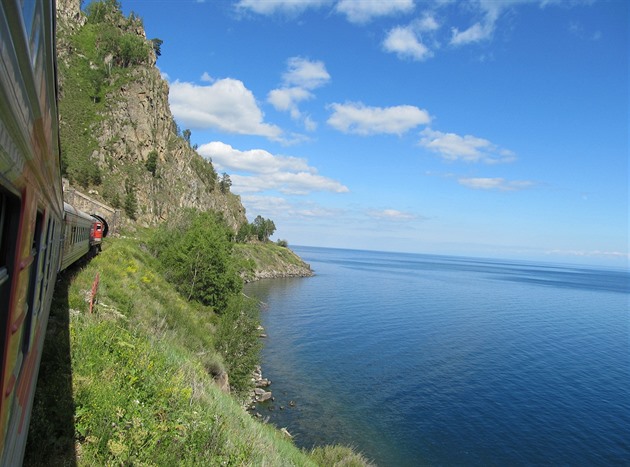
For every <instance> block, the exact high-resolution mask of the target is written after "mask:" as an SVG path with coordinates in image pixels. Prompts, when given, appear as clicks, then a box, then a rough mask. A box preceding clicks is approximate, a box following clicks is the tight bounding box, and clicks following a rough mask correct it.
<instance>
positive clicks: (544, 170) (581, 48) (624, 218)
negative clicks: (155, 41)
mask: <svg viewBox="0 0 630 467" xmlns="http://www.w3.org/2000/svg"><path fill="white" fill-rule="evenodd" d="M122 4H123V9H124V10H125V12H126V13H129V12H130V11H134V12H135V13H137V14H138V15H139V16H140V17H142V18H143V20H144V25H145V29H146V32H147V37H148V38H154V37H158V38H160V39H162V40H163V41H164V43H163V45H162V56H161V57H160V58H159V59H158V66H159V68H160V70H161V71H162V73H163V75H164V77H165V78H166V79H167V80H168V82H169V86H170V96H169V100H170V104H171V110H172V111H173V114H174V116H175V118H176V120H177V122H178V124H179V126H180V127H181V128H182V129H185V128H188V129H190V130H191V131H192V138H191V141H192V142H193V143H195V144H198V145H199V152H200V153H201V154H202V155H204V156H205V157H211V158H212V160H213V162H214V164H215V167H216V168H217V169H218V170H219V172H227V173H228V174H230V176H231V179H232V181H233V186H232V191H233V192H235V193H237V194H239V195H240V196H241V198H242V201H243V204H244V205H245V207H246V209H247V214H248V217H249V218H250V220H252V219H253V218H254V217H255V216H256V215H258V214H261V215H262V216H264V217H268V218H271V219H273V220H274V221H275V224H276V226H277V232H276V235H275V237H276V238H283V239H287V240H288V241H289V243H290V244H298V245H313V246H326V247H341V248H360V249H375V250H388V251H405V252H420V253H439V254H458V255H472V256H491V257H507V258H522V259H537V260H541V259H542V260H547V261H553V262H589V263H596V264H602V265H612V266H624V265H627V264H628V204H629V198H628V176H629V164H628V153H629V136H628V132H629V129H630V126H629V111H628V107H629V102H630V101H629V87H630V83H629V63H630V58H629V57H630V50H629V48H630V47H629V45H630V40H629V32H628V31H629V29H630V8H629V6H628V3H627V2H625V1H602V2H596V1H562V2H556V1H550V0H547V1H543V2H541V1H524V0H521V1H518V0H513V1H496V0H492V1H486V0H476V1H469V2H452V1H446V0H439V1H426V0H425V1H419V0H389V1H385V0H375V1H372V0H354V1H353V0H238V1H237V0H235V1H228V0H225V1H222V0H217V1H214V0H206V1H183V0H177V1H175V0H160V1H152V0H122Z"/></svg>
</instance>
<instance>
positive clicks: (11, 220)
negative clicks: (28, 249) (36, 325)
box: [0, 191, 21, 358]
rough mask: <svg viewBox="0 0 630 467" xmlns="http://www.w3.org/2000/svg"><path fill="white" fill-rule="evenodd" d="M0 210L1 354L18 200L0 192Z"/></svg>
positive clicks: (11, 269)
mask: <svg viewBox="0 0 630 467" xmlns="http://www.w3.org/2000/svg"><path fill="white" fill-rule="evenodd" d="M0 209H1V211H0V310H2V312H1V313H0V352H2V349H4V339H5V330H6V328H7V321H8V318H9V314H10V313H9V301H10V294H11V275H12V274H14V266H15V246H16V243H17V235H18V224H19V221H20V209H21V203H20V200H19V198H17V197H16V196H13V195H11V194H9V193H6V192H2V191H0ZM0 358H1V355H0Z"/></svg>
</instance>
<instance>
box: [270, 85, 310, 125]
mask: <svg viewBox="0 0 630 467" xmlns="http://www.w3.org/2000/svg"><path fill="white" fill-rule="evenodd" d="M313 97H315V96H314V95H313V94H312V93H311V92H309V91H307V90H306V89H303V88H297V87H296V88H280V89H273V90H272V91H270V92H269V94H268V95H267V101H268V102H269V103H270V104H271V105H273V106H274V107H275V109H276V110H280V111H282V112H289V113H290V114H291V118H293V119H298V118H300V117H301V115H302V113H301V112H300V109H299V107H298V104H299V103H300V102H302V101H305V100H309V99H312V98H313Z"/></svg>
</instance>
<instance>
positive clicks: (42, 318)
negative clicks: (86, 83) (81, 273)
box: [0, 0, 63, 465]
mask: <svg viewBox="0 0 630 467" xmlns="http://www.w3.org/2000/svg"><path fill="white" fill-rule="evenodd" d="M54 14H55V11H54V3H53V1H52V0H0V362H1V364H2V367H1V369H0V465H20V464H21V462H22V458H23V455H24V448H25V445H26V437H27V433H28V425H29V420H30V413H31V407H32V400H33V395H34V392H35V383H36V381H37V373H38V368H39V362H40V357H41V352H42V346H43V340H44V334H45V330H46V324H47V321H48V313H49V310H50V304H51V301H52V294H53V288H54V284H55V278H56V274H57V272H58V269H59V264H60V247H61V246H60V239H61V235H62V228H63V196H62V189H61V174H60V158H59V139H58V128H57V103H56V102H57V100H56V70H55V50H54Z"/></svg>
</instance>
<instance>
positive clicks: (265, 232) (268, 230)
mask: <svg viewBox="0 0 630 467" xmlns="http://www.w3.org/2000/svg"><path fill="white" fill-rule="evenodd" d="M254 229H255V232H256V235H257V237H258V240H260V241H261V242H266V241H268V240H269V237H271V236H272V235H273V233H274V232H275V231H276V224H274V222H273V221H272V220H271V219H265V218H264V217H262V216H256V219H254Z"/></svg>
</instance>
